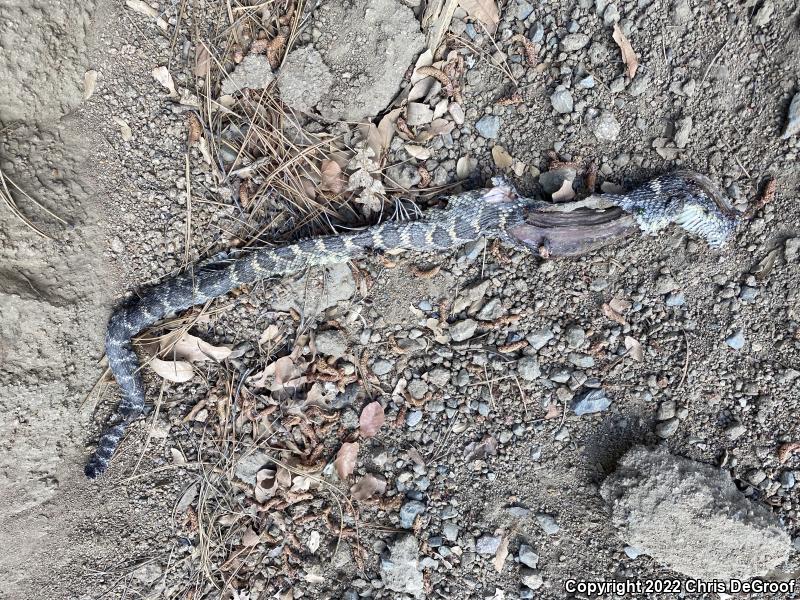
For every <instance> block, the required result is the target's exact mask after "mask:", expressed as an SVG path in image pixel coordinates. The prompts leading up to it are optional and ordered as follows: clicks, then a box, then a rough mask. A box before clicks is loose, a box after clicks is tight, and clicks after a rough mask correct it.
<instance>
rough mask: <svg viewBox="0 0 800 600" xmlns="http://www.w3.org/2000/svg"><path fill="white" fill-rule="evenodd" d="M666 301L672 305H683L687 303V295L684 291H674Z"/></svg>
mask: <svg viewBox="0 0 800 600" xmlns="http://www.w3.org/2000/svg"><path fill="white" fill-rule="evenodd" d="M664 303H665V304H666V305H667V306H671V307H677V306H683V305H684V304H686V297H685V296H684V295H683V292H672V293H671V294H669V295H668V296H667V299H666V300H665V301H664Z"/></svg>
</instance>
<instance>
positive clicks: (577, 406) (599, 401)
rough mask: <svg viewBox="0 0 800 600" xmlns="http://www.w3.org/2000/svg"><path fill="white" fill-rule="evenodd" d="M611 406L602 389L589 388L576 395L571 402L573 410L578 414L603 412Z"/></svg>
mask: <svg viewBox="0 0 800 600" xmlns="http://www.w3.org/2000/svg"><path fill="white" fill-rule="evenodd" d="M609 406H611V399H610V398H608V397H607V396H606V393H605V392H604V391H603V390H589V391H587V392H585V393H583V394H581V395H580V396H578V397H577V398H576V399H575V401H574V402H573V404H572V410H573V412H574V413H575V414H576V415H578V416H579V417H580V416H581V415H590V414H594V413H598V412H603V411H604V410H606V409H607V408H608V407H609Z"/></svg>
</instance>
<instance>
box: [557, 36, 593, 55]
mask: <svg viewBox="0 0 800 600" xmlns="http://www.w3.org/2000/svg"><path fill="white" fill-rule="evenodd" d="M588 43H589V36H588V35H586V34H585V33H570V34H569V35H567V36H564V39H563V40H561V49H562V50H563V51H564V52H575V51H577V50H580V49H581V48H583V47H585V46H586V45H587V44H588Z"/></svg>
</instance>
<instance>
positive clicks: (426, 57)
mask: <svg viewBox="0 0 800 600" xmlns="http://www.w3.org/2000/svg"><path fill="white" fill-rule="evenodd" d="M432 64H433V52H431V50H430V48H428V49H427V50H425V52H423V53H422V54H420V55H419V58H418V59H417V62H416V63H415V64H414V71H413V72H412V73H411V85H414V84H415V83H417V82H418V81H422V80H423V79H425V78H426V77H428V75H425V74H423V73H420V72H419V70H420V69H422V68H424V67H429V66H431V65H432Z"/></svg>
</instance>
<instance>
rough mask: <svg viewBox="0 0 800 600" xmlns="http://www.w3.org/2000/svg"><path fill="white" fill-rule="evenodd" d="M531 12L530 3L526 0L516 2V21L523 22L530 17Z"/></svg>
mask: <svg viewBox="0 0 800 600" xmlns="http://www.w3.org/2000/svg"><path fill="white" fill-rule="evenodd" d="M532 12H533V6H531V4H530V2H527V1H526V0H518V2H517V19H519V20H520V21H524V20H525V19H527V18H528V17H530V16H531V13H532Z"/></svg>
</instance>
